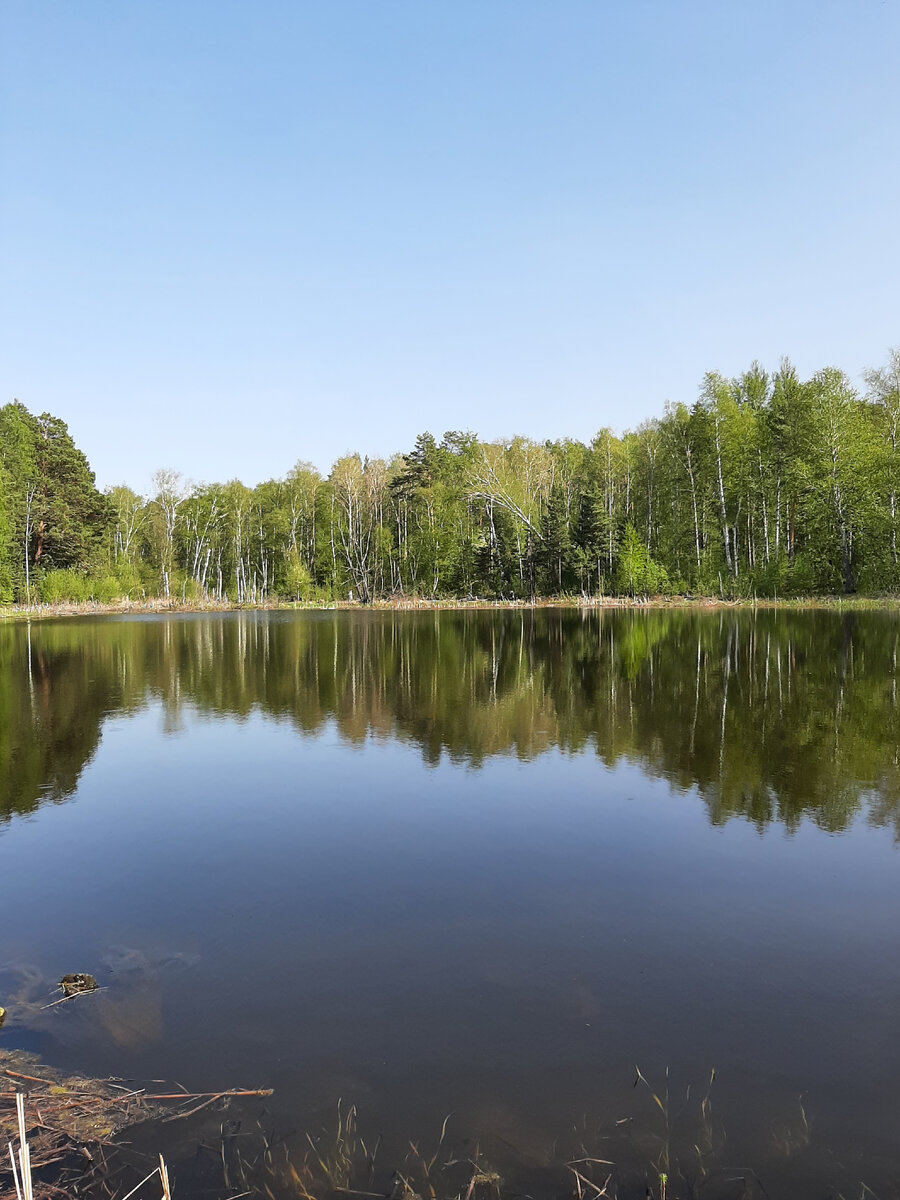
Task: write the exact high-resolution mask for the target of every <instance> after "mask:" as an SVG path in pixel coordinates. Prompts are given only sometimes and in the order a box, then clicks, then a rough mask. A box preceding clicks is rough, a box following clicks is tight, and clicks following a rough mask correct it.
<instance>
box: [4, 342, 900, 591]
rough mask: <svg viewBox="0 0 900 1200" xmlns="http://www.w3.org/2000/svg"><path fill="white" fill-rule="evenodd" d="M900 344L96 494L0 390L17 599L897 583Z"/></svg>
mask: <svg viewBox="0 0 900 1200" xmlns="http://www.w3.org/2000/svg"><path fill="white" fill-rule="evenodd" d="M898 439H900V351H897V350H895V351H892V352H891V354H890V355H889V357H888V361H887V364H886V366H885V367H884V368H883V369H879V370H873V371H870V372H867V374H866V391H865V392H864V393H863V394H860V393H859V392H857V391H856V390H855V389H854V388H853V386H852V385H851V383H850V381H849V379H848V377H847V376H846V375H845V374H844V373H843V372H841V371H840V370H837V369H835V368H826V369H824V370H821V371H818V372H816V373H815V374H814V375H813V376H812V377H811V378H810V379H806V380H803V379H801V378H800V377H799V375H798V374H797V372H796V370H795V369H794V368H793V366H792V365H791V364H790V363H789V362H787V361H785V362H783V363H782V364H781V366H780V367H779V368H778V370H776V371H775V372H774V373H772V374H769V373H767V372H766V371H764V370H763V369H762V368H761V367H760V366H759V365H758V364H756V363H754V364H753V365H752V366H751V367H750V368H749V370H747V371H746V372H744V373H743V374H742V375H740V376H739V377H737V378H734V379H726V378H724V377H722V376H721V375H718V374H715V373H710V374H708V375H707V376H706V377H705V378H704V380H703V382H702V386H701V388H700V394H699V397H698V399H697V400H696V402H695V403H693V404H692V405H690V406H688V405H686V404H683V403H679V404H674V405H669V406H668V407H667V409H666V412H665V414H664V416H663V417H661V418H659V419H654V420H649V421H645V422H643V423H642V424H641V425H639V426H638V428H637V429H635V430H633V431H631V432H627V433H625V434H624V435H622V436H621V437H620V436H616V435H615V434H614V433H613V432H612V431H611V430H610V429H601V430H600V432H599V433H598V434H597V435H596V437H595V438H594V439H593V440H592V441H591V442H590V444H589V445H585V444H583V443H581V442H578V441H572V440H569V439H563V440H561V441H556V442H534V441H530V440H529V439H527V438H522V437H516V438H512V439H511V440H508V441H501V442H491V443H487V442H483V441H480V440H479V439H478V438H477V437H476V436H475V435H474V434H470V433H459V432H450V433H446V434H445V435H444V437H443V439H442V440H441V441H440V442H438V441H437V440H436V438H435V437H433V436H432V435H431V434H429V433H425V434H422V435H421V436H420V437H418V438H417V440H416V444H415V446H414V448H413V449H412V450H410V451H408V452H406V453H401V454H397V455H395V456H394V457H393V458H391V459H390V460H388V461H384V460H381V459H373V458H363V457H361V456H360V455H359V454H351V455H347V456H345V457H343V458H340V459H338V461H337V462H335V463H334V465H333V467H332V469H331V472H330V474H329V475H328V477H327V478H323V477H322V476H321V475H320V474H319V472H318V471H317V470H316V469H315V468H314V467H313V466H311V465H310V464H309V463H304V462H300V463H298V464H297V466H296V467H295V468H294V469H293V470H292V471H290V472H289V473H288V475H287V476H286V477H285V478H284V479H277V480H269V481H266V482H264V483H261V484H259V485H258V486H257V487H255V488H249V487H245V486H244V485H243V484H242V483H240V482H239V481H237V480H232V481H230V482H227V483H221V484H194V485H192V484H187V483H185V482H184V481H183V480H182V479H181V478H180V476H179V475H178V474H176V473H175V472H172V471H166V470H160V471H158V472H157V474H156V476H155V479H154V490H153V494H152V495H150V496H146V497H145V496H140V495H138V494H137V493H136V492H134V491H133V490H132V489H131V488H129V487H127V486H125V485H121V486H118V487H114V488H111V489H109V491H108V492H107V493H106V494H105V495H101V494H100V493H99V492H98V491H97V489H96V487H95V486H94V478H93V475H92V474H91V472H90V468H89V466H88V464H87V460H86V459H85V457H84V455H83V454H82V453H81V452H80V451H79V450H77V449H76V447H75V446H74V444H73V443H72V440H71V438H70V436H69V434H68V431H67V429H66V426H65V424H64V423H63V422H62V421H60V420H59V419H58V418H56V417H52V416H50V415H48V414H44V415H42V416H40V417H35V416H33V415H32V414H31V413H29V412H28V410H27V409H26V408H25V407H24V406H23V405H21V404H19V403H18V402H15V403H12V404H7V405H6V406H5V407H4V408H2V409H0V603H4V602H5V603H10V602H13V601H15V602H17V603H19V604H29V605H30V604H32V603H42V604H57V603H61V602H66V601H75V602H77V601H88V600H94V601H98V602H104V603H111V602H114V601H116V600H117V599H120V598H123V597H127V598H130V599H132V600H141V599H146V598H147V597H165V598H167V599H176V600H179V601H181V602H187V601H202V602H209V601H220V602H226V601H227V602H229V603H233V604H234V603H237V604H265V603H267V602H271V601H273V600H277V599H279V598H281V599H286V600H307V601H308V600H315V601H319V602H322V601H330V600H334V599H340V600H346V599H348V598H352V599H355V600H358V601H362V602H365V603H368V602H371V601H373V600H377V599H379V598H385V597H394V598H396V597H427V598H432V599H439V598H447V597H457V598H471V597H483V598H501V599H507V600H511V599H532V598H534V597H537V596H559V595H578V596H583V597H597V596H601V595H625V596H634V595H644V594H654V593H668V594H672V593H679V594H683V593H690V594H693V595H715V596H719V597H783V596H790V595H803V594H809V593H843V594H847V593H851V592H854V591H857V590H859V591H864V592H868V593H884V592H896V591H898V590H900V557H898V555H900V550H898V522H900V513H898V494H900V440H898Z"/></svg>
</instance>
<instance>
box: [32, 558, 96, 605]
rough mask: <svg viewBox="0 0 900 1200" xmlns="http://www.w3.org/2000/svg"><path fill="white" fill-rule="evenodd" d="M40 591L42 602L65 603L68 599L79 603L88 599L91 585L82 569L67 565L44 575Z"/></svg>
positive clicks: (39, 584)
mask: <svg viewBox="0 0 900 1200" xmlns="http://www.w3.org/2000/svg"><path fill="white" fill-rule="evenodd" d="M38 591H39V593H40V598H41V603H42V604H65V603H66V602H67V601H69V602H72V603H76V604H78V603H80V602H81V601H84V600H87V599H88V597H89V593H90V585H89V581H88V580H87V578H86V577H85V576H84V575H82V574H81V572H80V571H74V570H72V569H71V568H69V567H66V568H64V569H57V570H54V571H47V572H46V574H44V575H42V576H41V577H40V579H39V581H38Z"/></svg>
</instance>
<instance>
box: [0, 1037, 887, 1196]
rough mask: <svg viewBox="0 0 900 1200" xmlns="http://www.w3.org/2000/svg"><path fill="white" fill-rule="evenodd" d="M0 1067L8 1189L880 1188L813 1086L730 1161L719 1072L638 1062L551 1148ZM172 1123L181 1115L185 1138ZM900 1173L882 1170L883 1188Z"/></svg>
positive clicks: (129, 1192)
mask: <svg viewBox="0 0 900 1200" xmlns="http://www.w3.org/2000/svg"><path fill="white" fill-rule="evenodd" d="M0 1070H2V1074H3V1077H4V1079H5V1081H6V1085H5V1090H0V1132H2V1135H3V1140H4V1142H6V1143H7V1148H8V1153H7V1154H4V1155H3V1156H2V1158H0V1200H14V1198H15V1200H33V1198H34V1197H37V1198H38V1200H50V1198H51V1197H53V1196H63V1197H76V1196H81V1197H86V1198H88V1200H90V1198H92V1197H97V1198H101V1197H102V1198H103V1200H128V1198H130V1197H132V1196H135V1195H137V1196H138V1197H139V1198H143V1200H147V1198H148V1197H154V1200H155V1197H157V1196H158V1195H159V1193H160V1189H161V1190H162V1195H163V1200H171V1198H172V1196H175V1197H179V1196H188V1195H206V1196H210V1197H213V1198H219V1197H221V1198H222V1200H228V1198H229V1197H237V1196H242V1197H260V1198H268V1200H354V1198H355V1200H502V1198H504V1197H509V1198H511V1197H521V1196H532V1197H534V1196H537V1197H545V1198H547V1200H555V1198H558V1197H568V1198H569V1200H602V1198H604V1197H605V1198H607V1200H629V1198H634V1200H637V1198H640V1200H647V1198H650V1200H753V1198H759V1200H774V1198H775V1197H782V1198H787V1197H788V1196H790V1197H791V1198H792V1200H796V1198H797V1197H822V1200H824V1198H825V1197H826V1196H827V1197H828V1198H829V1200H851V1197H852V1198H853V1200H856V1197H859V1200H866V1197H873V1196H878V1195H881V1194H882V1193H877V1192H875V1191H874V1190H872V1188H870V1187H869V1185H868V1184H866V1183H865V1182H864V1181H862V1180H861V1179H860V1178H859V1174H858V1168H857V1166H856V1164H853V1163H847V1162H840V1161H836V1160H835V1159H834V1158H833V1157H832V1156H831V1154H830V1153H829V1152H828V1150H827V1148H826V1147H825V1146H823V1145H821V1144H819V1143H818V1141H817V1139H816V1138H815V1137H814V1134H813V1129H812V1124H811V1121H810V1118H809V1116H808V1114H807V1111H806V1108H805V1107H804V1103H803V1098H802V1097H799V1098H797V1099H796V1100H795V1101H794V1102H793V1103H792V1105H790V1111H786V1112H785V1114H784V1115H783V1116H782V1117H781V1118H780V1119H778V1120H777V1121H775V1122H774V1123H773V1124H772V1125H771V1128H770V1133H769V1137H768V1139H767V1141H766V1143H765V1144H764V1145H763V1146H762V1147H761V1152H760V1154H759V1158H758V1162H757V1163H756V1165H755V1166H747V1165H741V1162H740V1161H739V1160H738V1159H733V1158H732V1157H731V1153H732V1150H733V1148H732V1147H731V1146H730V1144H729V1136H728V1131H727V1128H726V1125H725V1124H724V1123H723V1120H722V1118H721V1117H720V1114H719V1111H718V1102H717V1104H716V1107H715V1109H714V1104H713V1093H714V1091H715V1088H716V1071H715V1070H714V1069H713V1070H712V1071H711V1072H709V1073H708V1075H707V1077H706V1079H704V1080H700V1081H698V1082H697V1083H696V1084H692V1083H687V1084H684V1083H681V1084H678V1085H676V1084H675V1082H674V1081H673V1080H671V1079H670V1076H669V1071H668V1069H666V1070H665V1071H664V1072H663V1074H662V1076H661V1079H660V1084H659V1087H658V1088H657V1086H656V1084H654V1083H651V1082H649V1081H648V1079H647V1078H646V1077H645V1076H644V1074H643V1073H642V1072H641V1070H640V1069H639V1068H635V1071H636V1078H635V1080H634V1098H633V1099H629V1098H628V1093H627V1090H626V1089H625V1088H623V1089H622V1092H621V1097H620V1107H619V1108H618V1109H616V1110H615V1113H616V1115H615V1116H607V1117H597V1116H594V1117H589V1116H588V1115H587V1114H583V1115H582V1116H581V1117H580V1118H579V1119H578V1120H576V1121H574V1122H572V1123H571V1124H570V1125H569V1127H568V1129H566V1130H560V1131H558V1133H557V1136H555V1137H554V1138H553V1139H552V1142H551V1141H550V1140H549V1139H548V1142H547V1145H548V1147H549V1148H548V1149H542V1148H541V1147H540V1146H538V1145H521V1146H520V1145H515V1144H513V1143H511V1142H510V1141H509V1140H508V1139H507V1138H505V1137H503V1136H502V1135H501V1136H497V1134H496V1133H493V1134H492V1133H491V1132H490V1131H485V1135H484V1136H483V1137H482V1136H481V1135H480V1134H479V1133H478V1131H476V1130H470V1131H468V1134H466V1132H465V1131H462V1132H461V1131H460V1130H459V1129H457V1128H455V1126H457V1125H458V1124H459V1122H458V1121H457V1120H455V1119H454V1114H452V1113H451V1114H448V1115H447V1116H446V1118H445V1119H444V1121H443V1123H442V1125H441V1128H440V1130H439V1131H438V1132H437V1135H436V1136H434V1137H432V1138H429V1139H421V1140H415V1141H413V1140H408V1141H406V1142H405V1144H404V1143H402V1142H400V1141H398V1142H396V1144H394V1143H393V1141H391V1142H389V1143H388V1144H385V1140H384V1138H383V1137H382V1135H381V1134H376V1135H374V1136H372V1137H369V1138H368V1140H367V1138H366V1137H364V1136H363V1134H362V1133H361V1131H360V1126H359V1117H358V1114H357V1110H356V1107H355V1106H354V1105H345V1104H344V1103H343V1102H342V1101H341V1100H338V1102H337V1106H336V1113H335V1114H334V1115H333V1116H332V1117H331V1118H330V1119H329V1120H327V1122H326V1123H324V1124H323V1125H322V1126H321V1127H320V1128H319V1129H317V1130H313V1131H305V1132H303V1133H302V1134H301V1133H295V1134H288V1135H285V1133H284V1132H278V1131H277V1130H275V1129H273V1128H272V1126H271V1120H270V1118H269V1117H268V1116H267V1114H266V1112H265V1109H262V1110H251V1109H249V1108H248V1098H250V1097H254V1096H262V1097H265V1096H268V1095H270V1094H271V1093H270V1092H269V1091H268V1090H261V1091H255V1090H251V1091H242V1090H229V1091H223V1092H218V1093H199V1094H191V1093H188V1092H186V1091H185V1090H184V1089H180V1090H179V1089H176V1090H171V1091H170V1090H166V1091H164V1092H159V1081H157V1082H156V1083H155V1084H152V1085H149V1086H141V1085H140V1084H139V1083H136V1081H133V1080H131V1081H127V1082H125V1081H121V1080H117V1079H94V1078H90V1077H85V1076H80V1075H79V1076H75V1077H67V1076H64V1075H62V1074H61V1073H60V1072H58V1071H55V1070H53V1069H51V1068H48V1067H47V1066H45V1065H44V1064H43V1063H42V1062H41V1061H40V1060H39V1059H37V1058H36V1057H34V1056H33V1055H28V1054H23V1053H21V1052H5V1053H0ZM236 1106H237V1107H236ZM738 1110H739V1105H738ZM173 1122H178V1123H179V1126H180V1127H181V1128H180V1136H179V1137H178V1138H177V1139H176V1138H173V1136H172V1132H173V1131H172V1129H171V1126H172V1123H173ZM140 1124H144V1125H145V1126H146V1130H145V1137H149V1138H151V1139H152V1138H155V1139H157V1141H156V1142H155V1143H154V1144H155V1145H158V1144H163V1145H165V1147H166V1158H164V1157H163V1154H160V1153H158V1151H156V1150H154V1151H148V1150H145V1149H144V1148H143V1145H142V1139H138V1140H137V1143H135V1141H134V1140H132V1139H133V1131H134V1129H135V1127H136V1126H138V1125H140ZM451 1127H452V1128H451ZM126 1132H127V1133H128V1135H129V1137H128V1140H125V1139H124V1138H123V1136H122V1135H123V1134H125V1133H126ZM736 1148H737V1147H734V1149H736ZM173 1153H174V1155H175V1157H173V1156H172V1155H173ZM390 1156H394V1157H393V1158H392V1157H390ZM167 1159H168V1161H169V1163H170V1164H171V1170H172V1177H171V1178H172V1182H171V1183H170V1180H169V1172H170V1167H168V1166H167V1165H166V1162H167ZM148 1168H149V1170H148ZM891 1170H892V1168H891V1167H890V1165H889V1164H883V1165H881V1166H880V1167H879V1169H878V1174H877V1176H876V1178H877V1180H878V1182H879V1184H881V1182H882V1181H881V1178H880V1177H881V1176H882V1175H884V1174H885V1171H887V1175H886V1177H887V1178H888V1179H890V1178H891ZM883 1194H884V1195H890V1196H896V1195H897V1194H898V1193H897V1191H896V1190H892V1191H890V1192H887V1193H883Z"/></svg>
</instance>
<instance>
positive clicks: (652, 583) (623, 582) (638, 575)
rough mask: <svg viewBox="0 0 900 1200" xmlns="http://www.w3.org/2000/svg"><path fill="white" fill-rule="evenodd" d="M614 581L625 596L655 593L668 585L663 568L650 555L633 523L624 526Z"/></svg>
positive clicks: (666, 588)
mask: <svg viewBox="0 0 900 1200" xmlns="http://www.w3.org/2000/svg"><path fill="white" fill-rule="evenodd" d="M615 583H616V591H617V592H619V593H620V594H622V595H627V596H638V595H641V596H648V595H656V594H658V593H659V592H665V591H667V590H668V587H669V579H668V576H667V574H666V572H665V570H664V568H663V567H661V566H659V564H658V563H655V562H654V561H653V559H652V558H651V557H650V553H649V551H648V550H647V547H646V546H645V545H644V544H643V542H642V541H641V539H640V538H639V537H638V535H637V531H636V530H635V528H634V526H633V525H626V526H625V533H624V536H623V538H622V547H621V551H620V553H619V561H618V565H617V567H616V576H615Z"/></svg>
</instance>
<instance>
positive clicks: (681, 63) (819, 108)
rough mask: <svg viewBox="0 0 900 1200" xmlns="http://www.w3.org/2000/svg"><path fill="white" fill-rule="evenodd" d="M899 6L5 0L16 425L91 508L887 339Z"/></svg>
mask: <svg viewBox="0 0 900 1200" xmlns="http://www.w3.org/2000/svg"><path fill="white" fill-rule="evenodd" d="M898 151H900V0H846V2H842V3H832V2H828V0H710V2H700V0H697V2H692V0H586V2H580V0H309V2H306V0H252V2H249V0H240V2H237V0H205V2H202V3H201V2H199V0H152V2H150V0H119V2H117V3H112V2H111V0H103V2H102V3H100V2H99V0H79V2H78V3H75V4H73V3H71V0H58V2H55V3H51V2H48V0H3V2H2V4H0V385H2V386H0V403H6V402H8V401H9V400H12V399H13V398H17V399H19V400H21V401H22V403H24V404H25V405H26V406H27V407H28V408H29V409H31V410H32V411H33V412H35V413H40V412H43V411H49V412H52V413H54V414H55V415H58V416H60V417H62V418H63V420H65V421H67V422H68V425H69V429H70V431H71V433H72V435H73V437H74V438H75V441H76V443H77V444H78V445H79V447H80V448H81V449H83V450H84V451H85V453H86V454H87V456H88V458H89V460H90V462H91V464H92V466H93V468H94V470H95V471H96V474H97V480H98V484H99V485H100V486H109V485H112V484H116V483H119V482H127V483H129V484H130V485H131V486H132V487H135V488H136V489H137V490H138V491H141V492H144V493H146V492H147V491H149V489H150V487H151V482H150V481H151V476H152V473H153V471H154V470H155V469H156V468H159V467H166V468H171V469H174V470H177V471H180V472H181V473H182V474H183V475H184V476H185V477H186V478H187V479H190V480H194V481H196V482H213V481H224V480H227V479H231V478H235V477H238V478H241V479H242V480H243V481H244V482H245V483H247V484H250V485H253V484H255V483H257V482H259V481H260V480H262V479H267V478H275V477H281V476H283V475H284V474H285V473H286V472H287V471H288V470H289V469H290V468H291V466H292V465H293V464H294V463H295V462H297V461H298V460H307V461H311V462H312V463H314V464H315V465H316V466H317V467H318V468H319V469H320V470H321V471H322V472H323V473H327V472H328V470H329V468H330V466H331V463H332V462H333V461H334V459H336V458H337V457H339V456H340V455H342V454H344V453H347V452H352V451H359V452H361V453H362V454H363V455H366V454H368V455H370V456H383V457H388V456H390V455H391V454H394V453H396V452H402V451H408V450H410V449H411V448H412V447H413V445H414V442H415V438H416V435H417V434H418V433H421V432H423V431H424V430H430V431H431V432H433V433H434V434H435V435H436V436H438V437H440V436H441V435H442V434H443V433H444V432H445V431H446V430H450V429H460V430H471V431H474V432H476V433H478V434H480V435H481V436H482V437H484V438H486V439H494V438H501V437H510V436H513V435H515V434H523V435H526V436H529V437H532V438H536V439H541V440H543V439H545V438H553V439H555V438H562V437H573V438H579V439H582V440H586V439H589V438H590V437H592V436H593V434H594V433H595V432H596V431H597V430H598V429H600V428H601V427H603V426H606V425H609V426H612V427H613V428H614V429H615V430H617V431H621V430H623V429H625V428H634V427H635V426H636V425H638V424H639V423H640V422H641V421H643V420H647V419H650V418H653V417H654V416H658V415H660V414H661V413H662V411H663V409H664V406H665V404H666V402H667V401H672V402H678V401H684V402H685V403H688V404H690V403H692V402H693V401H694V399H695V398H696V396H697V393H698V388H699V385H700V381H701V379H702V376H703V374H704V372H706V371H708V370H720V371H722V372H724V373H726V374H729V375H731V374H736V373H738V372H739V371H741V370H743V369H745V368H746V367H747V366H749V364H750V362H751V361H752V360H753V359H759V360H760V361H761V362H762V363H763V364H764V365H765V366H767V367H770V368H774V367H776V366H777V365H778V362H779V360H780V358H781V356H782V355H789V356H790V357H791V358H792V360H793V361H794V362H795V364H796V365H797V367H798V369H799V370H800V372H801V374H804V375H808V374H810V373H812V372H813V371H815V370H817V369H819V368H820V367H823V366H827V365H837V366H840V367H843V368H844V369H845V370H846V371H847V372H848V373H849V374H850V376H851V378H852V380H853V381H854V383H856V384H857V386H863V384H862V379H861V374H862V371H863V370H864V369H865V368H866V367H870V366H877V365H879V364H880V363H882V362H883V361H884V360H885V359H886V354H887V350H888V348H889V347H890V346H892V345H898V344H900V288H898V280H900V222H898V214H900V152H898Z"/></svg>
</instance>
